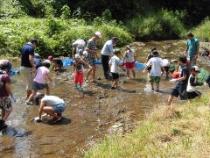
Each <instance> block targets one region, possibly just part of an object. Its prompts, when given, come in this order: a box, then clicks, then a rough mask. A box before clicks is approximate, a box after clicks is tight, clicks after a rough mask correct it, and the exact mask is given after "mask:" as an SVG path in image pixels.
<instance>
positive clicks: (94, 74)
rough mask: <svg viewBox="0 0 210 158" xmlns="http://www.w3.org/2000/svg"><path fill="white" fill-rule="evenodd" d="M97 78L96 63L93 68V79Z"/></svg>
mask: <svg viewBox="0 0 210 158" xmlns="http://www.w3.org/2000/svg"><path fill="white" fill-rule="evenodd" d="M95 78H96V66H95V65H94V66H93V68H92V81H95Z"/></svg>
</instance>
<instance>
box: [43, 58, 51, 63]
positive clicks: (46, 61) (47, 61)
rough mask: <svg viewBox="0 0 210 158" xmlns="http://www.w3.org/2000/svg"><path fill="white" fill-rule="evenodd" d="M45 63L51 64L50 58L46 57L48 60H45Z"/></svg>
mask: <svg viewBox="0 0 210 158" xmlns="http://www.w3.org/2000/svg"><path fill="white" fill-rule="evenodd" d="M43 63H48V64H51V61H50V60H48V59H46V60H44V61H43Z"/></svg>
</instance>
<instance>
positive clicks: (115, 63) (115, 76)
mask: <svg viewBox="0 0 210 158" xmlns="http://www.w3.org/2000/svg"><path fill="white" fill-rule="evenodd" d="M120 53H121V52H120V51H119V50H117V51H114V55H113V57H111V59H110V60H109V65H110V72H111V74H112V89H116V88H117V87H118V82H119V66H121V65H122V62H121V61H120V58H119V57H118V56H119V55H120Z"/></svg>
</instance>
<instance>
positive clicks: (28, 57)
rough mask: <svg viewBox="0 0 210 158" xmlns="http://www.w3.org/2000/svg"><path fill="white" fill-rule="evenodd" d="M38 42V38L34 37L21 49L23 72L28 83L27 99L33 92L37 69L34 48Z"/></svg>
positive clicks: (25, 81)
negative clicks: (34, 75)
mask: <svg viewBox="0 0 210 158" xmlns="http://www.w3.org/2000/svg"><path fill="white" fill-rule="evenodd" d="M37 43H38V42H37V40H35V39H32V40H31V41H30V42H28V43H26V44H25V45H24V46H23V48H22V50H21V72H22V74H23V76H24V83H25V84H26V99H28V97H29V96H30V95H31V93H32V83H33V71H35V67H36V66H35V64H34V49H35V48H36V46H37Z"/></svg>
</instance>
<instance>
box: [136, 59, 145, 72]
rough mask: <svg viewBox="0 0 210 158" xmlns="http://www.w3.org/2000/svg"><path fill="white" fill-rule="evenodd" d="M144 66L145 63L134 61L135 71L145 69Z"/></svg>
mask: <svg viewBox="0 0 210 158" xmlns="http://www.w3.org/2000/svg"><path fill="white" fill-rule="evenodd" d="M145 67H146V65H145V64H143V63H140V62H138V61H137V62H136V63H135V68H136V70H137V71H142V70H144V69H145Z"/></svg>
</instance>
